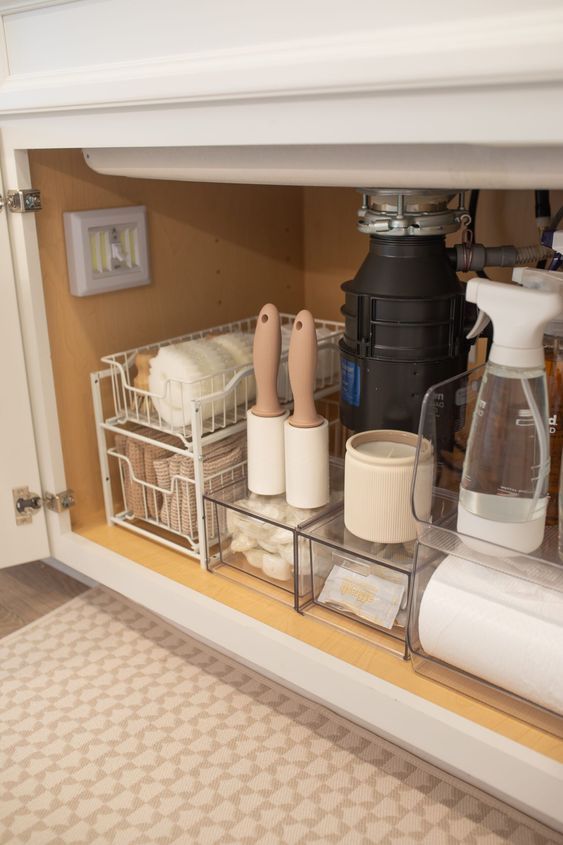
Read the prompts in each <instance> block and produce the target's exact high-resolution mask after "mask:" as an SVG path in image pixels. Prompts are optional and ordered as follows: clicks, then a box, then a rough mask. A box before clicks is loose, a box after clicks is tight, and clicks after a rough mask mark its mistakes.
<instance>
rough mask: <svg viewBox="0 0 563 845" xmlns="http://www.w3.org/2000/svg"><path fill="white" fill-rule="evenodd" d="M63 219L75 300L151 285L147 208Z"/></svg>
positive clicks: (77, 213)
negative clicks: (81, 297) (78, 297)
mask: <svg viewBox="0 0 563 845" xmlns="http://www.w3.org/2000/svg"><path fill="white" fill-rule="evenodd" d="M63 217H64V227H65V242H66V255H67V264H68V277H69V282H70V292H71V293H72V294H73V295H74V296H93V295H94V294H96V293H107V292H108V291H114V290H122V289H123V288H134V287H139V286H141V285H148V284H150V276H149V253H148V244H147V220H146V208H145V206H144V205H135V206H130V207H128V208H100V209H96V210H94V211H67V212H65V214H64V215H63Z"/></svg>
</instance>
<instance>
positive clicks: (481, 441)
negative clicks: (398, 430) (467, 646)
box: [457, 268, 563, 554]
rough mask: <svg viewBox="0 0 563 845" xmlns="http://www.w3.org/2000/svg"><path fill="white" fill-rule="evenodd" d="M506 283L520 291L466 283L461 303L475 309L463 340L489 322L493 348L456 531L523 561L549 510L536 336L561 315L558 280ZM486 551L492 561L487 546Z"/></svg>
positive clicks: (520, 278) (525, 276)
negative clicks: (517, 553)
mask: <svg viewBox="0 0 563 845" xmlns="http://www.w3.org/2000/svg"><path fill="white" fill-rule="evenodd" d="M553 277H555V278H553ZM557 277H559V278H557ZM513 279H514V281H517V282H519V283H520V285H523V287H518V286H517V285H510V284H503V283H500V282H490V281H488V280H483V279H472V280H471V281H469V282H468V283H467V291H466V299H467V300H468V301H469V302H474V303H475V304H476V305H477V306H478V308H479V315H478V318H477V322H476V323H475V326H474V327H473V329H472V330H471V332H470V333H469V335H468V337H470V338H471V337H476V336H477V335H478V334H480V332H481V331H482V330H483V328H484V327H485V325H486V324H487V323H488V322H489V320H492V323H493V345H492V347H491V351H490V355H489V360H488V362H487V365H486V368H485V372H484V375H483V380H482V382H481V387H480V390H479V395H478V397H477V404H476V406H475V412H474V415H473V420H472V422H471V430H470V433H469V441H468V445H467V452H466V456H465V461H464V464H463V474H462V479H461V486H460V495H459V507H458V521H457V528H458V531H459V532H460V533H461V534H465V535H468V536H470V537H476V538H479V539H481V540H485V541H487V542H489V543H493V544H495V545H497V546H504V547H505V548H509V549H515V550H517V551H520V552H524V553H530V552H532V551H534V549H537V548H538V546H540V545H541V543H542V541H543V537H544V532H545V517H546V510H547V502H548V479H549V468H550V457H549V424H548V402H547V384H546V377H545V360H544V350H543V333H544V328H545V326H546V325H547V323H549V321H550V320H553V319H554V318H555V317H557V316H558V315H559V314H560V313H561V311H563V287H562V285H563V278H562V277H561V276H560V274H556V273H550V272H549V271H538V270H527V269H524V270H523V269H521V268H519V269H516V270H514V273H513ZM486 551H488V552H489V554H491V553H494V546H493V548H490V547H487V549H486ZM499 552H500V550H499Z"/></svg>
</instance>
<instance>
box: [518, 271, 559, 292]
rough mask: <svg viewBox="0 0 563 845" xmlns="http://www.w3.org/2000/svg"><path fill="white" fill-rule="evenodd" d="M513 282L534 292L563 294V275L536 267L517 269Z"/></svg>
mask: <svg viewBox="0 0 563 845" xmlns="http://www.w3.org/2000/svg"><path fill="white" fill-rule="evenodd" d="M512 281H513V282H516V283H517V284H519V285H522V287H524V288H531V289H532V290H546V291H555V292H557V291H561V292H563V273H558V272H556V271H555V270H538V269H536V268H535V267H515V268H514V270H513V271H512Z"/></svg>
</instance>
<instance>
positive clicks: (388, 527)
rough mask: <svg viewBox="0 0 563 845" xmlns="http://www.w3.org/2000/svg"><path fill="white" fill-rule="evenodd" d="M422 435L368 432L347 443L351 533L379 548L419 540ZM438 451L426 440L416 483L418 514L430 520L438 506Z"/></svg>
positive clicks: (346, 488) (346, 507)
mask: <svg viewBox="0 0 563 845" xmlns="http://www.w3.org/2000/svg"><path fill="white" fill-rule="evenodd" d="M417 441H418V438H417V436H416V434H412V433H411V432H407V431H391V430H390V431H387V430H380V431H363V432H361V433H360V434H354V435H353V436H352V437H350V438H349V440H348V441H347V443H346V461H345V474H344V523H345V525H346V528H347V529H348V531H351V532H352V534H355V535H356V537H360V538H361V539H362V540H369V541H370V542H373V543H407V542H409V541H411V540H414V539H416V521H415V518H414V516H413V513H412V505H411V488H412V480H413V472H414V466H415V458H416V446H417ZM431 455H432V447H431V445H430V443H429V442H428V441H423V442H422V445H421V454H420V458H419V469H418V474H417V484H416V510H417V514H418V515H419V517H420V518H425V517H427V516H428V514H429V512H430V507H431V501H432V460H431Z"/></svg>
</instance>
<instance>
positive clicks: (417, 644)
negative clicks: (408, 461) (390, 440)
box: [408, 367, 563, 736]
mask: <svg viewBox="0 0 563 845" xmlns="http://www.w3.org/2000/svg"><path fill="white" fill-rule="evenodd" d="M482 375H483V368H482V367H480V368H476V369H475V370H472V371H469V372H467V373H463V374H462V375H460V376H457V377H456V378H453V379H449V380H448V381H445V382H442V383H440V384H437V385H435V386H434V387H433V388H431V389H430V390H429V391H428V392H427V394H426V397H425V400H424V404H423V408H422V414H421V422H420V430H419V443H420V442H421V441H422V438H425V439H426V440H428V441H430V443H431V444H432V450H433V454H434V486H433V492H432V502H431V508H430V512H429V513H428V512H425V513H424V514H422V513H417V512H416V507H415V517H416V518H417V520H418V541H417V548H416V559H415V567H414V583H413V589H412V602H411V609H410V616H409V622H408V646H409V651H410V653H411V659H412V664H413V668H414V669H415V671H417V672H419V673H420V674H423V675H425V676H427V677H430V678H432V679H434V680H438V681H440V682H441V683H444V684H446V685H448V686H450V687H453V688H454V689H457V690H460V691H461V692H463V693H465V694H467V695H470V696H472V697H474V698H476V699H478V700H480V701H485V702H486V703H488V704H490V705H491V706H493V707H496V708H498V709H500V710H503V711H506V712H508V713H510V714H512V715H514V716H516V717H517V718H520V719H523V720H525V721H527V722H530V723H532V724H534V725H537V726H538V727H540V728H541V729H543V730H547V731H550V732H551V733H554V734H557V735H558V736H563V683H561V678H562V677H563V672H562V671H561V669H562V666H563V649H561V648H560V647H558V646H557V643H561V641H562V634H563V629H562V626H563V615H562V608H563V564H562V562H561V560H560V558H559V555H558V542H557V540H558V530H557V526H556V525H548V526H547V527H546V532H545V538H544V542H543V543H542V545H541V546H540V547H539V548H538V549H537V550H536V551H535V552H533V553H532V554H523V553H521V552H518V551H515V550H514V549H509V548H504V547H501V546H498V545H494V544H493V543H490V542H488V541H487V542H485V541H483V540H481V539H478V538H477V539H476V538H472V537H468V536H466V535H463V534H460V533H459V532H458V531H457V506H458V498H459V485H460V482H461V477H462V471H463V461H464V456H465V450H466V446H467V440H468V436H469V430H470V427H471V420H472V416H473V411H474V408H475V406H476V403H477V396H478V391H479V386H480V380H481V377H482ZM417 469H418V468H417V467H415V479H414V486H415V487H416V484H417V478H418V476H417ZM536 673H537V674H536ZM546 678H547V679H548V680H547V681H546Z"/></svg>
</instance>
